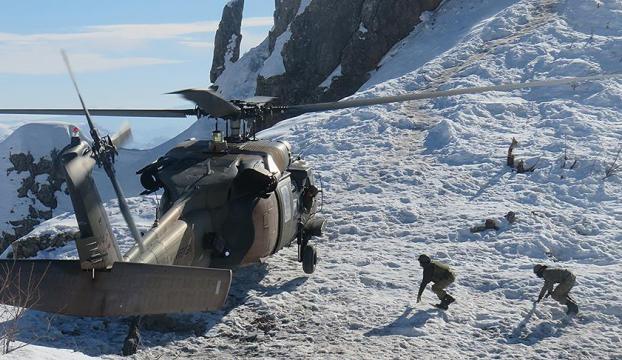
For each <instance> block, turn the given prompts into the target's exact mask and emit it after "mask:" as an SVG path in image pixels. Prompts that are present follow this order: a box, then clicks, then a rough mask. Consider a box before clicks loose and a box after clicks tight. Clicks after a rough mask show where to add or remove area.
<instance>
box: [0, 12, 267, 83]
mask: <svg viewBox="0 0 622 360" xmlns="http://www.w3.org/2000/svg"><path fill="white" fill-rule="evenodd" d="M218 23H219V22H218V21H202V22H189V23H166V24H115V25H97V26H87V27H84V28H82V29H81V30H80V31H77V32H72V33H40V34H16V33H6V32H4V33H0V73H3V74H32V75H40V74H61V73H64V72H65V70H64V67H63V65H62V63H61V62H60V57H59V55H58V51H59V49H61V48H64V49H67V50H68V51H69V52H70V54H71V56H72V62H73V63H75V68H76V69H75V70H76V71H78V72H90V71H106V70H112V69H121V68H128V67H137V66H146V65H162V64H173V63H179V62H182V61H180V60H177V59H167V58H161V57H158V56H156V57H153V56H146V57H145V56H126V55H124V56H116V55H118V54H119V53H121V52H123V53H124V54H127V53H128V52H130V51H131V52H132V53H136V52H137V51H138V50H141V49H142V50H151V53H153V52H154V51H155V52H157V49H154V48H150V46H152V45H153V44H152V43H153V42H157V41H171V40H175V43H174V44H177V45H178V46H183V47H188V48H211V47H213V44H212V43H211V42H204V41H199V40H196V38H197V37H198V38H203V37H204V36H199V35H201V34H202V35H205V34H209V33H214V32H215V31H216V30H217V29H218ZM272 23H273V20H272V18H271V17H255V18H249V19H244V20H243V22H242V28H243V29H245V30H248V29H251V28H255V27H266V26H271V25H272ZM249 39H252V40H253V41H256V40H257V39H256V38H255V37H249ZM254 45H256V44H253V45H252V46H254Z"/></svg>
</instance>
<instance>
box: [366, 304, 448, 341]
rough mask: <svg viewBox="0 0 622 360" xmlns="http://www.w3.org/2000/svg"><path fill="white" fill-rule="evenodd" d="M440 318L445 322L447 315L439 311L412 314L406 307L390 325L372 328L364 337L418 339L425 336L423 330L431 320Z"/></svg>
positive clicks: (410, 308)
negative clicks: (396, 336)
mask: <svg viewBox="0 0 622 360" xmlns="http://www.w3.org/2000/svg"><path fill="white" fill-rule="evenodd" d="M438 317H440V318H442V319H443V320H444V321H447V315H445V313H444V312H443V311H442V310H440V309H436V308H433V309H427V310H419V311H417V312H416V313H413V308H412V307H411V306H408V307H406V309H405V310H404V312H403V313H402V315H400V316H399V317H398V318H397V319H395V320H394V321H393V322H392V323H390V324H387V325H384V326H382V327H378V328H374V329H371V330H369V331H368V332H366V333H365V334H364V335H365V336H389V335H402V336H408V337H419V336H423V335H425V334H426V331H425V330H424V329H423V328H424V326H425V325H426V323H427V322H428V321H429V320H430V319H433V318H438Z"/></svg>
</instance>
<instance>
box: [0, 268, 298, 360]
mask: <svg viewBox="0 0 622 360" xmlns="http://www.w3.org/2000/svg"><path fill="white" fill-rule="evenodd" d="M267 274H268V270H267V265H266V264H264V263H261V264H254V265H249V266H246V267H242V268H239V269H237V270H235V271H234V273H233V280H232V283H231V288H230V290H229V297H228V298H227V302H226V303H225V306H224V307H223V308H222V309H220V310H218V311H213V312H205V313H193V314H170V315H153V316H144V317H143V318H142V320H141V327H140V331H141V336H142V339H141V345H140V346H139V350H145V349H149V348H152V347H157V346H166V345H167V344H169V343H172V342H175V341H182V340H184V339H188V338H192V337H197V336H203V335H204V334H206V333H207V332H208V331H209V330H210V329H212V328H214V327H215V326H216V325H218V324H219V323H220V322H221V321H222V320H223V318H224V317H226V316H227V314H229V313H230V312H231V311H232V310H234V309H236V308H237V307H239V306H240V305H243V304H245V303H247V300H248V299H249V298H250V296H251V292H256V293H257V294H259V295H260V296H268V297H269V296H274V295H278V294H280V293H283V292H289V291H293V290H295V289H296V288H298V287H299V286H301V285H303V284H304V283H305V282H306V281H307V279H308V277H306V276H300V277H297V278H294V279H291V280H289V281H287V282H285V283H284V284H281V285H275V286H265V285H262V284H261V281H262V280H263V278H264V277H265V276H266V275H267ZM129 323H130V318H128V317H124V318H120V317H109V318H88V317H72V316H64V315H55V314H47V313H43V312H40V311H35V310H28V311H27V312H26V313H25V315H24V316H23V317H22V318H21V319H20V320H19V322H18V324H19V328H20V329H21V330H22V331H19V333H18V334H17V335H16V337H15V339H16V340H17V341H20V342H23V343H27V344H32V345H37V346H44V347H52V348H64V349H71V350H73V351H76V352H81V353H83V354H85V355H88V356H103V355H111V354H112V355H113V354H120V353H121V349H122V346H123V341H124V339H125V337H126V335H127V331H128V325H129ZM9 326H11V322H10V321H3V322H0V330H1V329H2V328H7V327H9Z"/></svg>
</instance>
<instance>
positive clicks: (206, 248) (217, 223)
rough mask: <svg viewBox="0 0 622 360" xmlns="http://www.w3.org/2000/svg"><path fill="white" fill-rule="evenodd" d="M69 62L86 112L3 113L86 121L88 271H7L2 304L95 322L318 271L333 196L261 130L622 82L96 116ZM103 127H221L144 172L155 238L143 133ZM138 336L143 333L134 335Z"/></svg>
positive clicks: (218, 298)
mask: <svg viewBox="0 0 622 360" xmlns="http://www.w3.org/2000/svg"><path fill="white" fill-rule="evenodd" d="M63 58H64V60H65V63H66V65H67V69H68V72H69V75H70V77H71V80H72V82H73V85H74V87H75V90H76V93H77V95H78V98H79V100H80V103H81V107H82V108H81V109H0V114H31V115H84V116H85V117H86V120H87V123H88V126H89V132H90V138H91V139H90V140H89V139H87V138H86V137H83V136H82V135H81V134H80V130H79V129H78V128H76V127H73V129H72V131H71V142H70V144H68V145H67V146H66V147H65V148H64V149H63V150H62V151H61V152H60V154H59V155H58V159H57V163H58V164H59V168H60V169H61V171H62V174H63V175H64V178H65V181H66V183H67V187H68V190H69V195H70V198H71V202H72V205H73V208H74V211H75V216H76V219H77V222H78V226H79V229H80V238H79V239H77V240H76V241H75V243H76V248H77V250H78V257H79V259H78V260H0V281H1V282H2V283H6V284H8V286H4V287H3V288H2V290H1V291H0V303H4V304H9V305H17V306H25V307H29V308H32V309H36V310H41V311H45V312H51V313H59V314H65V315H74V316H93V317H108V316H134V317H139V316H143V315H152V314H167V313H184V312H201V311H212V310H217V309H219V308H221V307H223V306H224V304H225V302H226V299H227V295H228V292H229V288H230V286H231V279H232V270H235V269H236V268H238V267H240V266H244V265H248V264H252V263H257V262H258V261H260V260H262V259H264V258H266V257H269V256H271V255H273V254H275V253H277V252H278V251H280V250H281V249H283V248H285V247H288V246H291V245H293V244H296V246H297V249H298V251H297V260H298V262H300V263H302V268H303V271H304V272H305V273H307V274H311V273H313V272H314V271H315V269H316V265H317V261H318V253H317V250H316V249H315V247H314V246H313V245H312V244H310V241H311V240H312V239H313V238H315V237H319V236H322V233H323V231H324V227H325V224H326V221H325V219H323V218H322V217H321V216H319V211H318V208H319V204H320V202H321V194H322V190H321V189H320V186H319V184H318V183H317V182H316V180H315V176H314V173H313V169H312V167H311V166H310V164H308V163H307V162H306V161H305V160H303V159H302V158H301V157H299V156H298V157H297V156H293V155H292V154H293V153H292V150H293V149H292V146H291V145H290V144H289V143H287V142H285V141H277V140H262V139H257V131H258V129H260V128H261V127H262V126H263V124H266V123H269V122H271V121H272V119H274V118H277V117H279V116H294V115H300V114H304V113H312V112H319V111H327V110H337V109H346V108H354V107H362V106H371V105H378V104H387V103H396V102H404V101H412V100H422V99H431V98H438V97H448V96H456V95H463V94H477V93H484V92H493V91H512V90H516V89H525V88H537V87H546V86H560V85H566V84H572V85H575V84H577V83H579V82H584V81H598V80H603V79H607V78H612V77H619V76H621V74H600V75H594V76H584V77H572V78H561V79H546V80H535V81H527V82H518V83H502V84H500V85H491V86H484V87H470V88H457V89H450V90H442V91H436V90H431V91H420V92H413V93H408V94H404V95H397V96H385V97H373V98H362V99H349V100H342V101H337V102H325V103H315V104H303V105H274V104H273V103H272V101H273V100H274V98H271V97H267V96H258V97H254V98H251V99H246V100H227V99H225V98H223V97H222V96H221V95H220V94H219V93H218V92H217V91H216V90H214V89H186V90H181V91H176V92H173V93H171V94H177V95H181V96H182V97H183V98H185V99H186V100H189V101H191V102H193V103H194V104H195V107H194V108H189V109H158V110H154V109H124V110H122V109H89V108H88V107H87V106H86V104H85V102H84V100H83V98H82V95H81V93H80V90H79V88H78V85H77V82H76V79H75V76H74V75H73V72H72V70H71V66H70V64H69V60H68V58H67V56H66V55H65V54H64V53H63ZM92 116H124V117H186V116H196V117H197V118H198V119H200V118H204V117H210V118H213V119H214V121H215V122H216V127H215V130H214V132H213V133H212V139H211V140H207V139H189V140H186V141H183V142H181V143H180V144H178V145H176V146H175V147H173V148H172V149H170V150H169V151H168V152H166V153H165V154H163V155H162V156H161V157H159V158H158V159H157V160H156V161H154V162H152V163H150V164H146V165H145V166H144V167H143V168H141V169H138V170H137V175H139V176H140V182H141V184H142V186H143V187H144V188H145V190H144V191H143V192H142V194H143V195H146V194H151V193H154V192H156V191H159V190H162V191H163V195H162V198H161V201H160V205H159V208H158V209H157V212H156V221H155V223H154V225H153V227H152V228H151V229H150V230H149V231H147V232H146V233H144V234H142V233H140V232H139V231H138V229H137V227H136V225H135V223H134V220H133V218H132V215H131V213H130V211H129V208H128V205H127V201H126V200H125V196H124V194H123V191H122V188H121V186H120V184H119V182H118V180H117V177H116V172H115V168H114V163H115V158H116V157H117V156H118V152H117V148H118V147H120V146H122V145H123V144H124V143H125V142H126V141H127V139H129V137H130V135H131V130H130V129H129V128H124V129H122V130H121V131H119V132H118V133H117V134H114V135H112V136H110V135H108V136H102V135H101V134H100V133H99V132H98V130H97V129H96V127H95V125H94V123H93V120H92ZM219 119H222V120H224V121H225V123H226V126H225V127H224V130H225V133H224V134H223V132H222V131H221V130H219V129H218V123H219V121H220V120H219ZM95 166H98V167H101V168H103V170H104V171H105V173H106V175H107V176H108V178H109V179H110V182H111V184H112V187H113V188H114V191H115V194H116V197H117V199H118V203H119V207H120V211H121V213H122V215H123V217H124V219H125V221H126V223H127V225H128V228H129V231H130V233H131V236H132V238H133V239H134V241H135V245H134V246H133V247H132V248H131V249H130V250H129V251H128V252H127V253H125V254H122V253H121V252H120V250H119V246H118V244H117V240H116V239H115V236H114V233H113V231H112V227H111V225H110V220H109V219H108V216H107V213H106V210H105V208H104V206H103V202H102V199H101V196H100V195H99V192H98V189H97V186H96V185H95V182H94V180H93V177H92V171H93V169H94V167H95ZM26 291H33V292H35V295H34V296H30V297H29V299H30V301H29V302H28V303H26V304H24V303H23V296H20V294H23V293H24V292H26ZM136 326H137V322H133V323H132V325H131V328H130V334H132V332H133V330H132V328H134V329H135V328H136ZM130 337H131V336H130V335H128V338H130ZM126 341H127V339H126ZM135 350H136V349H135V348H134V349H133V351H135ZM131 351H132V350H130V351H128V352H127V353H128V354H129V353H132V352H131ZM125 353H126V351H125V350H124V354H125Z"/></svg>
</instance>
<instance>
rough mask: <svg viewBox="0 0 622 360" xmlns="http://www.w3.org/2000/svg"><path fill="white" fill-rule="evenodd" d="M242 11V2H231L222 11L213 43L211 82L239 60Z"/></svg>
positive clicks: (233, 0)
mask: <svg viewBox="0 0 622 360" xmlns="http://www.w3.org/2000/svg"><path fill="white" fill-rule="evenodd" d="M243 10H244V0H231V1H229V2H228V3H227V5H225V8H224V9H223V11H222V19H221V20H220V24H219V25H218V30H217V31H216V39H215V41H214V60H213V61H212V69H211V71H210V80H211V81H212V82H214V81H216V79H217V78H218V77H219V76H220V74H222V72H223V71H224V70H225V68H226V67H227V64H231V63H234V62H236V61H238V59H239V58H240V42H241V41H242V33H241V27H242V12H243Z"/></svg>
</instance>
